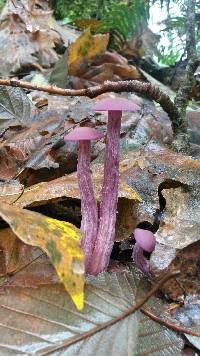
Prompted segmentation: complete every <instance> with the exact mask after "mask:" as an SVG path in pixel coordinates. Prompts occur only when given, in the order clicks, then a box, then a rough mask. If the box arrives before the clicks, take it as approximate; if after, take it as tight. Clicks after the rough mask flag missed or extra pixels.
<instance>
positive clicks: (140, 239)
mask: <svg viewBox="0 0 200 356" xmlns="http://www.w3.org/2000/svg"><path fill="white" fill-rule="evenodd" d="M133 233H134V237H135V240H136V243H135V245H134V246H133V254H132V257H133V260H134V262H135V264H136V266H137V267H138V268H139V269H140V270H141V271H142V272H144V273H146V274H148V273H149V268H150V266H149V261H148V260H147V259H146V258H145V256H144V254H143V251H146V252H152V251H153V250H154V249H155V245H156V239H155V236H154V234H153V232H151V231H149V230H144V229H139V228H136V229H135V230H134V232H133Z"/></svg>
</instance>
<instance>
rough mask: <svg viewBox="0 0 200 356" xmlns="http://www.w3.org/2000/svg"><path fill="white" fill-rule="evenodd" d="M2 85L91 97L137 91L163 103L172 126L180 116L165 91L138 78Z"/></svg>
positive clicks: (2, 82) (12, 81) (7, 82)
mask: <svg viewBox="0 0 200 356" xmlns="http://www.w3.org/2000/svg"><path fill="white" fill-rule="evenodd" d="M0 85H7V86H12V87H20V88H26V89H30V90H38V91H43V92H46V93H49V94H54V95H63V96H87V97H89V98H91V99H92V98H95V97H96V96H98V95H100V94H103V93H106V92H116V93H121V92H136V93H138V94H141V95H144V96H145V97H147V98H149V99H151V100H155V101H156V102H157V103H159V104H160V105H161V107H162V108H163V110H164V111H166V113H167V114H168V115H169V117H170V118H171V121H172V126H175V125H176V123H177V118H178V117H179V111H178V109H177V108H176V106H175V105H174V103H173V102H172V101H171V99H170V97H169V96H168V95H167V94H165V93H163V92H162V91H161V90H160V89H159V88H156V87H154V86H152V85H151V84H149V83H143V82H140V81H138V80H130V81H129V80H127V81H118V82H110V81H106V82H104V84H102V85H97V86H94V87H90V88H87V89H78V90H75V89H62V88H58V87H56V86H51V85H48V86H42V85H36V84H32V83H29V82H25V81H22V80H16V79H0Z"/></svg>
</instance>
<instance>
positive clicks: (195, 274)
mask: <svg viewBox="0 0 200 356" xmlns="http://www.w3.org/2000/svg"><path fill="white" fill-rule="evenodd" d="M199 256H200V241H196V242H194V243H192V244H190V245H188V246H187V247H185V248H183V249H181V250H178V251H177V253H176V256H174V258H173V259H172V261H171V263H170V264H169V265H168V266H165V268H162V266H157V265H156V256H155V254H153V256H152V272H153V274H154V275H155V276H157V278H160V276H161V275H162V273H164V272H166V270H167V271H173V270H180V275H179V276H178V277H176V279H173V280H171V281H168V282H167V283H165V285H164V286H163V287H162V290H163V292H164V293H167V294H168V295H169V296H170V298H171V299H172V300H184V299H185V298H186V297H189V296H191V295H200V283H199V278H200V270H199V265H200V258H199ZM158 263H159V258H158ZM159 267H160V268H159Z"/></svg>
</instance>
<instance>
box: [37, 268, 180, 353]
mask: <svg viewBox="0 0 200 356" xmlns="http://www.w3.org/2000/svg"><path fill="white" fill-rule="evenodd" d="M179 274H180V272H179V271H173V272H171V273H167V274H165V276H164V277H163V278H162V279H161V280H160V281H159V282H158V283H157V284H156V285H155V286H154V287H153V288H152V289H151V290H150V291H149V292H148V293H147V294H146V296H145V297H144V298H143V299H142V300H140V301H139V302H138V303H137V304H135V305H133V306H131V307H130V308H128V309H127V310H126V311H125V312H123V313H122V314H121V315H119V316H117V317H116V318H113V319H111V320H109V321H108V322H106V323H103V324H101V325H98V326H96V327H95V328H93V329H91V330H89V331H87V332H85V333H83V334H81V335H78V336H75V337H72V338H71V339H69V340H65V341H63V342H62V344H60V345H58V346H53V347H47V348H46V350H45V349H44V350H43V351H42V352H39V353H38V355H39V356H46V355H51V354H52V352H55V351H58V350H61V349H63V348H66V347H69V346H71V345H74V344H76V343H77V342H79V341H82V340H84V339H87V338H88V337H91V336H92V335H94V334H96V333H98V332H99V331H101V330H104V329H107V328H108V327H111V326H112V325H114V324H116V323H118V322H119V321H121V320H123V319H125V318H127V317H128V316H129V315H131V314H133V313H134V312H136V311H137V310H138V309H140V308H141V307H142V305H143V304H145V303H146V302H147V301H148V299H149V298H150V297H151V296H152V295H153V294H155V293H156V292H157V290H159V289H160V287H161V286H162V285H163V284H164V283H166V282H167V281H168V280H169V279H171V278H174V277H176V276H178V275H179Z"/></svg>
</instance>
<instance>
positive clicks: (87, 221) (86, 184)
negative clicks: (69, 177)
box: [64, 127, 103, 272]
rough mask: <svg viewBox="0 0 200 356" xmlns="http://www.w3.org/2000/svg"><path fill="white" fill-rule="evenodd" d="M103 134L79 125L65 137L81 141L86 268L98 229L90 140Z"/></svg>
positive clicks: (79, 162)
mask: <svg viewBox="0 0 200 356" xmlns="http://www.w3.org/2000/svg"><path fill="white" fill-rule="evenodd" d="M102 137H103V134H101V133H99V132H98V131H97V130H95V129H94V128H91V127H77V128H75V129H74V130H73V131H71V132H70V133H69V134H68V135H66V136H65V137H64V140H65V141H79V151H78V166H77V176H78V184H79V189H80V197H81V215H82V220H81V231H82V232H83V233H84V237H83V238H82V240H81V246H82V248H83V250H84V254H85V270H86V272H87V268H88V265H89V262H90V259H91V256H92V251H93V248H94V242H95V239H96V236H97V229H98V210H97V202H96V198H95V194H94V190H93V185H92V178H91V172H90V156H91V154H90V141H91V140H99V139H101V138H102Z"/></svg>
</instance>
